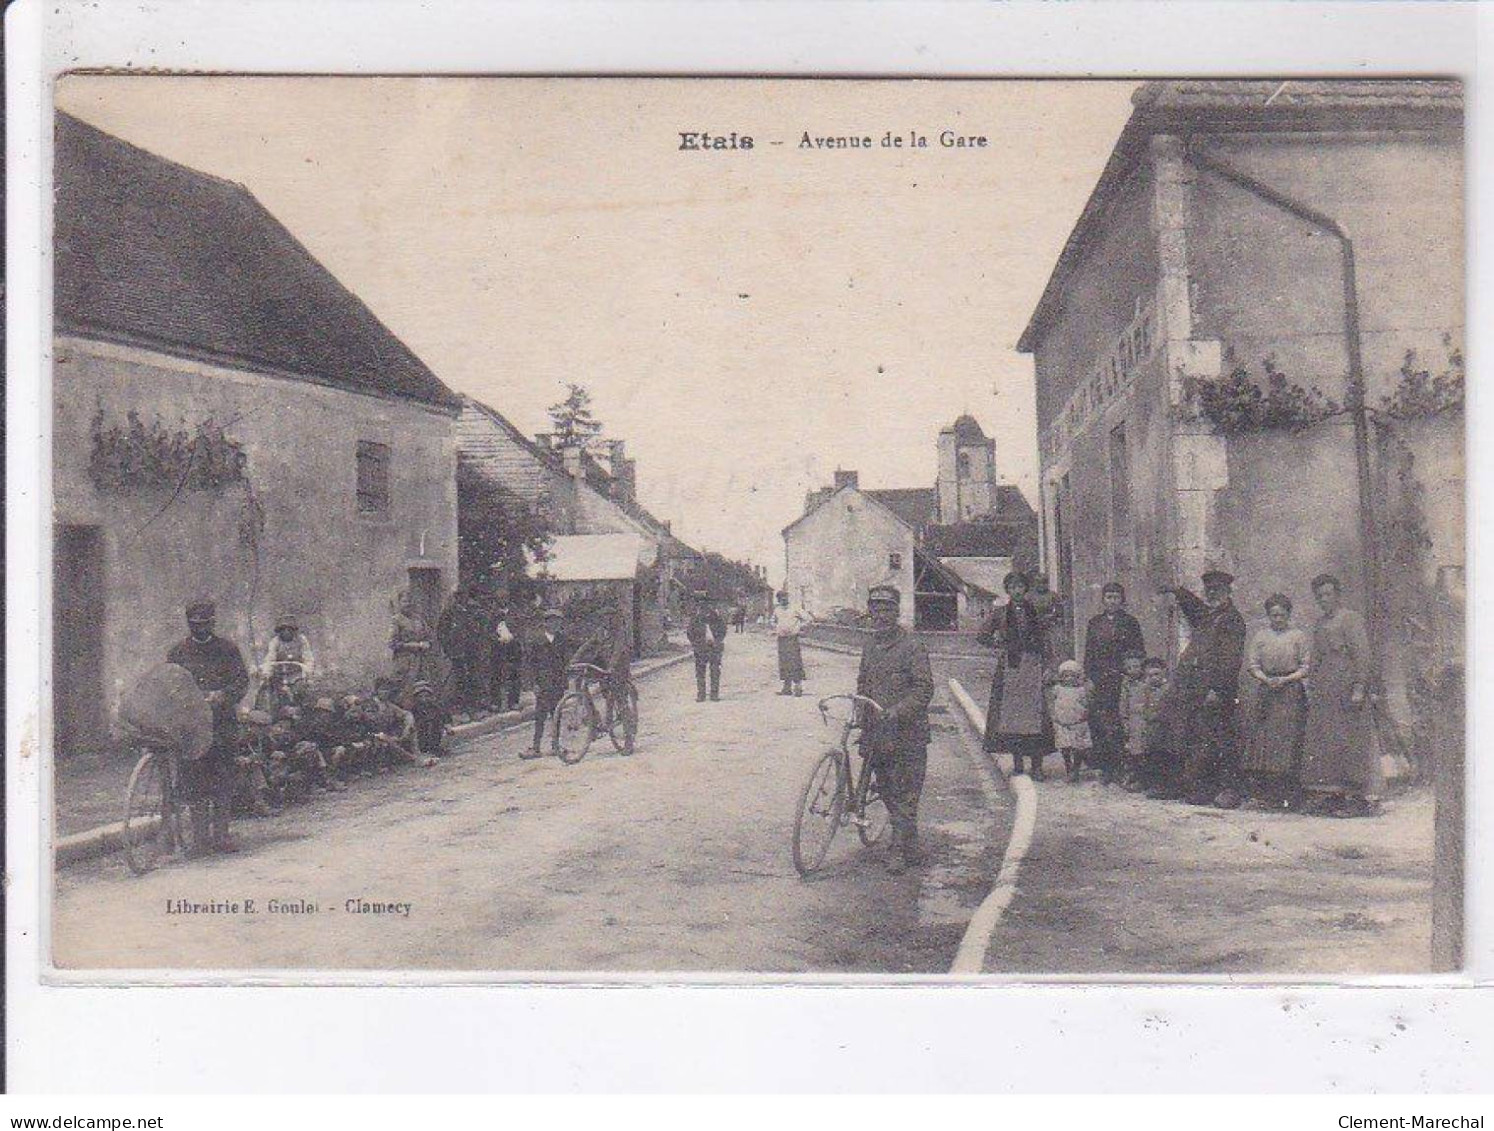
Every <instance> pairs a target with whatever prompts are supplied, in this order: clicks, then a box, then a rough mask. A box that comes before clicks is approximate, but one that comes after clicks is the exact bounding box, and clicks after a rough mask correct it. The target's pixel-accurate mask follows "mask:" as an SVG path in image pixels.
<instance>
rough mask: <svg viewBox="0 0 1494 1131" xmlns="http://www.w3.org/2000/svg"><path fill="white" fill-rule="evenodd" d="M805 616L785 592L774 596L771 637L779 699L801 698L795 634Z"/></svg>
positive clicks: (801, 628)
mask: <svg viewBox="0 0 1494 1131" xmlns="http://www.w3.org/2000/svg"><path fill="white" fill-rule="evenodd" d="M808 620H809V616H808V614H807V613H805V611H804V610H803V609H802V608H801V607H800V606H798V605H795V604H794V603H793V601H792V600H791V599H790V598H789V594H788V590H787V589H785V590H783V591H782V592H780V593H779V594H778V599H777V604H776V605H775V607H774V609H773V636H774V637H775V638H776V639H777V641H778V678H779V679H780V680H781V681H782V683H783V689H782V690H781V691H779V693H778V694H780V695H803V694H804V649H803V648H802V647H801V646H800V644H799V634H800V633H801V632H803V631H804V625H805V624H806V623H807V622H808Z"/></svg>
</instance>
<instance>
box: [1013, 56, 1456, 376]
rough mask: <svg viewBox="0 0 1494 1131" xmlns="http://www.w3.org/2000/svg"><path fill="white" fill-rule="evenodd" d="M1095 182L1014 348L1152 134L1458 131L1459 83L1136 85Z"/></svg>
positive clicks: (1042, 311) (1041, 324)
mask: <svg viewBox="0 0 1494 1131" xmlns="http://www.w3.org/2000/svg"><path fill="white" fill-rule="evenodd" d="M1131 101H1132V104H1133V105H1134V107H1135V109H1134V110H1133V111H1132V112H1131V117H1130V120H1128V121H1127V122H1126V126H1125V128H1124V129H1123V130H1122V131H1121V135H1120V137H1119V138H1118V139H1117V140H1116V143H1115V148H1114V149H1113V150H1112V151H1111V154H1110V159H1109V161H1107V162H1106V164H1105V168H1104V171H1103V172H1101V174H1100V179H1099V180H1098V181H1097V182H1096V183H1095V187H1094V190H1093V191H1092V192H1091V193H1090V195H1089V200H1088V201H1087V202H1086V203H1085V205H1084V210H1083V211H1082V212H1081V213H1080V214H1079V219H1078V221H1077V222H1076V223H1075V224H1074V230H1073V231H1072V232H1071V233H1070V234H1069V238H1068V240H1067V242H1066V243H1065V244H1064V246H1063V250H1062V251H1061V252H1060V253H1059V256H1058V262H1057V263H1056V264H1055V265H1054V267H1053V273H1052V275H1050V276H1049V278H1048V284H1047V286H1046V287H1045V288H1044V289H1043V294H1042V298H1040V299H1039V300H1038V304H1037V307H1036V308H1035V309H1034V310H1033V313H1032V318H1031V319H1030V320H1029V321H1028V323H1027V328H1026V329H1025V330H1023V331H1022V336H1021V337H1020V338H1019V339H1018V340H1017V350H1018V351H1019V352H1021V353H1032V352H1033V350H1035V349H1036V348H1037V345H1038V342H1039V340H1040V339H1041V338H1042V335H1043V333H1044V332H1045V331H1046V329H1047V327H1048V325H1049V324H1050V323H1051V322H1052V321H1053V318H1054V317H1055V315H1056V313H1057V312H1058V311H1059V310H1061V309H1062V305H1063V304H1062V296H1063V292H1064V288H1065V286H1066V284H1067V282H1068V278H1069V275H1070V273H1071V272H1072V271H1073V270H1074V268H1075V266H1076V265H1077V264H1078V262H1079V261H1080V259H1081V258H1082V257H1083V256H1084V254H1085V252H1086V250H1087V248H1088V247H1089V245H1090V242H1091V234H1092V233H1093V232H1094V231H1095V230H1096V229H1098V228H1099V226H1100V224H1101V223H1102V222H1103V218H1104V216H1105V213H1106V210H1107V209H1108V207H1109V204H1110V202H1111V200H1112V199H1114V198H1115V196H1116V195H1117V193H1118V192H1119V191H1120V188H1121V186H1122V185H1124V184H1125V183H1126V181H1127V179H1128V178H1129V177H1130V175H1131V173H1132V171H1133V170H1134V169H1135V168H1136V167H1137V164H1138V163H1139V162H1140V160H1141V158H1142V155H1143V154H1144V153H1145V152H1146V146H1147V142H1148V140H1149V139H1150V138H1151V137H1152V136H1153V135H1155V134H1177V135H1180V136H1187V135H1189V134H1194V133H1215V134H1224V133H1242V132H1251V131H1257V132H1259V131H1266V130H1271V131H1279V132H1310V131H1313V130H1333V131H1349V130H1364V131H1386V130H1433V129H1434V130H1440V131H1458V130H1461V128H1462V121H1463V88H1462V84H1461V83H1459V82H1455V81H1449V80H1445V79H1313V80H1299V79H1286V80H1282V79H1169V80H1166V81H1164V82H1149V83H1145V84H1144V85H1142V86H1141V87H1140V88H1139V89H1138V90H1137V91H1136V93H1135V94H1133V95H1132V97H1131Z"/></svg>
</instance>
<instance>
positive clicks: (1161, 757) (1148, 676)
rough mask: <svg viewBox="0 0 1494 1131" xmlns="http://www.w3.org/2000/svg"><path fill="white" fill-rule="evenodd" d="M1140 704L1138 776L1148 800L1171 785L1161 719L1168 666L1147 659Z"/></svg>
mask: <svg viewBox="0 0 1494 1131" xmlns="http://www.w3.org/2000/svg"><path fill="white" fill-rule="evenodd" d="M1143 671H1144V673H1145V674H1144V681H1143V685H1142V693H1141V703H1140V705H1139V709H1140V713H1141V719H1142V727H1141V774H1142V783H1143V784H1144V785H1145V786H1147V787H1149V790H1150V792H1148V794H1147V796H1149V797H1151V796H1160V794H1157V793H1156V792H1155V791H1158V790H1160V791H1162V793H1163V794H1165V793H1166V792H1167V791H1168V790H1169V789H1170V788H1172V786H1173V783H1172V781H1171V778H1172V776H1173V769H1172V755H1171V753H1170V752H1169V751H1168V749H1167V728H1166V726H1165V725H1164V721H1163V717H1162V707H1163V703H1164V701H1165V700H1166V698H1167V691H1168V680H1167V663H1166V661H1164V660H1161V659H1159V658H1158V657H1156V656H1152V657H1150V658H1149V659H1148V660H1147V661H1146V664H1145V665H1144V668H1143Z"/></svg>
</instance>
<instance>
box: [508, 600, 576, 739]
mask: <svg viewBox="0 0 1494 1131" xmlns="http://www.w3.org/2000/svg"><path fill="white" fill-rule="evenodd" d="M540 622H541V623H540V627H539V631H537V632H536V633H535V634H534V636H533V637H532V638H531V639H530V641H529V644H528V646H527V647H526V648H525V649H524V651H525V652H526V653H527V655H528V657H529V670H530V672H531V674H532V675H533V677H534V744H533V747H532V748H531V750H530V751H529V753H527V754H526V753H525V752H523V751H520V752H519V757H521V758H538V757H540V755H541V753H542V750H541V744H542V743H543V742H544V738H545V721H546V720H547V719H549V717H550V714H551V712H553V711H554V710H555V708H556V707H557V706H558V705H559V704H560V699H561V696H563V695H564V694H565V690H566V684H567V681H568V679H569V673H568V672H567V670H566V669H567V668H568V667H569V666H570V663H571V653H572V651H573V650H574V649H573V648H572V646H571V642H570V640H569V639H567V637H566V634H565V614H564V613H562V612H561V611H560V610H559V609H546V610H545V611H544V614H543V616H542V617H541V618H540ZM556 726H557V727H558V726H559V724H558V723H557V724H556Z"/></svg>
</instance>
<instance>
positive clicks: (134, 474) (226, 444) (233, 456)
mask: <svg viewBox="0 0 1494 1131" xmlns="http://www.w3.org/2000/svg"><path fill="white" fill-rule="evenodd" d="M89 435H90V437H91V439H92V446H91V448H90V450H89V455H88V477H89V478H90V479H91V480H92V481H93V482H94V484H95V485H96V486H97V487H99V488H100V489H101V490H105V491H137V490H154V489H167V490H175V491H183V490H188V491H191V490H221V489H222V488H224V487H227V486H229V485H231V484H235V483H242V482H244V480H245V469H246V468H247V466H248V462H249V457H248V456H247V455H246V454H245V452H244V449H243V447H242V446H241V445H240V444H239V443H238V442H237V441H236V440H232V439H230V438H229V437H228V436H227V435H226V434H225V433H224V431H223V426H222V425H220V424H218V423H217V421H215V420H214V419H213V418H212V417H208V418H207V419H206V420H203V421H201V422H200V423H198V425H197V427H196V428H195V429H194V430H193V431H191V432H188V431H187V430H186V429H185V428H178V429H176V430H175V431H172V430H170V429H169V428H167V426H166V425H165V424H164V423H163V422H162V420H161V417H160V415H159V414H158V415H157V416H156V418H155V419H154V420H152V421H151V422H150V424H148V425H147V424H146V423H145V422H144V421H142V420H141V419H140V414H139V413H138V412H136V411H135V410H134V409H131V410H130V411H129V412H128V413H126V414H125V421H124V423H123V424H119V423H113V424H111V423H109V422H108V421H106V419H105V417H104V410H103V407H102V406H100V407H99V409H98V411H97V412H96V413H95V414H94V417H93V421H92V423H91V425H90V428H89Z"/></svg>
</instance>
